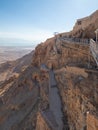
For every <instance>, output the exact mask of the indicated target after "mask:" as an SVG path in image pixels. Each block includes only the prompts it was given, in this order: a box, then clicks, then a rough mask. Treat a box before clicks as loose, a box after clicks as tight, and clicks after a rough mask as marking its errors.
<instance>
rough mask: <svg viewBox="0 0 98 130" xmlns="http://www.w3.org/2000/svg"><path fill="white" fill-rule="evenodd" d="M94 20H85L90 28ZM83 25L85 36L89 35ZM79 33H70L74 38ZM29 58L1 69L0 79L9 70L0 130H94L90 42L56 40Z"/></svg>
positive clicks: (97, 107) (97, 94) (2, 88)
mask: <svg viewBox="0 0 98 130" xmlns="http://www.w3.org/2000/svg"><path fill="white" fill-rule="evenodd" d="M97 15H98V11H96V12H95V13H94V14H93V15H91V16H92V17H91V16H90V17H91V19H92V25H93V24H94V29H97V28H98V25H97V24H96V23H95V21H96V20H93V17H94V16H95V17H94V18H95V19H96V17H97ZM97 18H98V17H97ZM87 19H88V17H87ZM80 23H81V22H80ZM84 25H85V24H83V26H84ZM88 25H89V24H86V25H85V27H84V31H85V33H87V34H88V35H89V33H88V32H89V31H88V32H86V30H87V28H88V29H89V26H90V25H89V26H88ZM76 26H77V25H76ZM80 26H81V25H80ZM79 29H80V28H78V29H77V27H74V29H73V32H70V34H72V35H74V34H75V36H77V35H76V31H75V30H79ZM79 37H80V36H79ZM86 38H87V37H86ZM80 41H81V40H80ZM82 41H83V37H82ZM29 58H30V59H31V60H30V59H28V56H26V57H24V58H22V59H19V60H18V61H16V62H15V64H12V63H6V64H2V65H1V67H0V72H1V74H3V73H4V72H6V71H8V70H9V68H10V70H11V71H10V75H11V76H9V77H8V79H7V80H5V78H4V80H5V81H4V80H1V81H2V82H1V84H0V129H1V130H27V129H28V130H63V129H64V130H66V129H68V130H97V129H98V116H97V115H98V114H97V113H98V70H97V69H96V67H97V66H96V62H95V60H94V58H93V56H92V54H91V53H90V48H89V43H87V42H79V41H78V42H77V41H74V40H72V39H69V38H68V39H66V38H65V36H63V35H57V36H55V37H53V38H50V39H47V40H46V41H45V42H44V43H41V44H39V45H38V46H37V47H36V49H35V51H34V53H32V54H31V55H30V57H29ZM23 59H24V60H23ZM5 70H6V71H5ZM16 73H17V74H18V76H16V75H15V74H16ZM8 74H9V73H8Z"/></svg>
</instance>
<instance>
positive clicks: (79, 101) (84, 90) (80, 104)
mask: <svg viewBox="0 0 98 130" xmlns="http://www.w3.org/2000/svg"><path fill="white" fill-rule="evenodd" d="M95 75H96V76H95ZM97 76H98V73H97V74H95V73H92V74H91V73H88V77H82V74H79V75H77V74H73V73H72V72H70V73H69V72H62V73H58V74H56V79H57V81H58V85H59V90H60V95H61V97H62V102H63V110H64V112H65V113H67V116H68V123H69V126H70V130H80V129H84V128H85V129H86V127H87V124H86V118H87V119H88V124H89V117H87V111H97V105H98V102H97V100H96V98H97V99H98V95H97V97H95V96H94V95H95V93H96V91H97V84H98V81H97V80H96V77H97ZM93 81H94V82H93ZM91 124H92V123H91ZM92 125H93V127H94V123H93V124H92ZM88 130H89V129H88Z"/></svg>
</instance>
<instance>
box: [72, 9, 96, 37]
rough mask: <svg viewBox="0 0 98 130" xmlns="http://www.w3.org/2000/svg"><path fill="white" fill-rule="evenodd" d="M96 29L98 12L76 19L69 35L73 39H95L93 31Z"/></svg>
mask: <svg viewBox="0 0 98 130" xmlns="http://www.w3.org/2000/svg"><path fill="white" fill-rule="evenodd" d="M97 28H98V10H97V11H96V12H94V13H93V14H92V15H90V16H88V17H85V18H83V19H78V20H77V22H76V24H75V26H74V28H73V30H72V32H71V34H70V35H71V36H73V37H80V38H94V39H95V30H96V29H97Z"/></svg>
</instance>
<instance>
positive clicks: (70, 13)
mask: <svg viewBox="0 0 98 130" xmlns="http://www.w3.org/2000/svg"><path fill="white" fill-rule="evenodd" d="M97 9H98V0H0V45H2V44H5V43H6V41H7V42H8V44H9V45H10V43H11V44H12V43H13V44H14V45H16V43H18V44H19V43H24V45H26V44H27V43H28V44H30V43H29V42H28V41H30V42H32V43H34V42H35V43H36V42H39V41H43V40H45V39H46V38H48V37H51V36H52V35H53V32H55V31H56V32H66V31H70V30H71V29H72V27H73V25H74V24H75V22H76V19H78V18H82V17H85V16H88V15H90V14H91V13H93V12H94V11H95V10H97ZM25 40H26V41H25Z"/></svg>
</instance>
